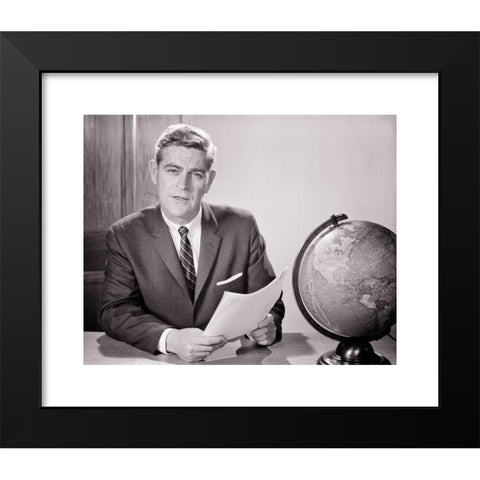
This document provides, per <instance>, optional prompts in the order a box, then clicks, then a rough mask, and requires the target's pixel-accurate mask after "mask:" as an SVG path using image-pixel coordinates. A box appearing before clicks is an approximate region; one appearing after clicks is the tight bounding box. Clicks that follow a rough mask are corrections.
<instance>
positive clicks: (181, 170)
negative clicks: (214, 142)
mask: <svg viewBox="0 0 480 480" xmlns="http://www.w3.org/2000/svg"><path fill="white" fill-rule="evenodd" d="M150 173H151V176H152V181H153V183H154V184H155V185H156V186H157V194H158V198H159V200H160V205H161V207H162V210H163V212H164V214H165V215H166V216H167V218H168V219H169V220H171V221H172V222H174V223H177V224H179V225H185V224H186V223H188V222H190V221H191V220H193V219H194V218H195V215H197V213H198V211H199V210H200V204H201V202H202V198H203V196H204V195H205V194H206V193H207V192H208V190H209V189H210V185H211V184H212V182H213V179H214V178H215V171H214V170H207V166H206V161H205V152H202V151H200V150H196V149H194V148H186V147H181V146H176V145H170V146H169V147H166V148H164V149H163V150H162V160H161V161H160V163H159V164H158V165H157V162H156V160H151V161H150Z"/></svg>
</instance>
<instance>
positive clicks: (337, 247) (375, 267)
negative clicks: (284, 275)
mask: <svg viewBox="0 0 480 480" xmlns="http://www.w3.org/2000/svg"><path fill="white" fill-rule="evenodd" d="M293 289H294V292H295V298H296V300H297V303H298V306H299V308H300V310H301V311H302V313H303V315H304V317H305V318H306V319H307V320H308V322H309V323H310V324H311V325H312V326H313V327H314V328H316V329H317V330H318V331H320V332H321V333H323V334H325V335H327V336H329V337H331V338H334V339H337V340H340V344H339V346H338V347H337V349H336V350H335V351H333V352H328V353H327V354H325V355H322V356H321V357H320V358H319V360H318V362H317V363H320V364H347V365H357V364H378V363H380V364H382V363H383V364H388V363H390V362H389V361H388V360H387V359H386V358H384V357H382V356H380V355H377V354H376V353H375V352H374V351H373V348H372V346H371V345H370V343H369V342H370V341H371V340H377V339H379V338H381V337H383V336H384V335H386V334H387V333H389V331H390V328H391V327H392V326H393V325H394V324H395V322H396V235H395V234H394V233H393V232H391V231H390V230H389V229H387V228H385V227H383V226H382V225H378V224H376V223H373V222H368V221H350V220H348V221H347V216H346V215H344V214H342V215H338V216H335V215H332V216H331V217H330V219H329V220H328V221H326V222H324V223H323V224H322V225H320V226H319V227H318V228H316V229H315V230H314V231H313V232H312V233H311V234H310V235H309V237H308V238H307V240H306V241H305V243H304V245H303V247H302V248H301V250H300V252H299V254H298V255H297V258H296V261H295V266H294V271H293Z"/></svg>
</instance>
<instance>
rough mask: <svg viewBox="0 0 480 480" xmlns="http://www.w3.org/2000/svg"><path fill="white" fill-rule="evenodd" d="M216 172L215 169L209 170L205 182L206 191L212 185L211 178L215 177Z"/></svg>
mask: <svg viewBox="0 0 480 480" xmlns="http://www.w3.org/2000/svg"><path fill="white" fill-rule="evenodd" d="M216 174H217V172H216V171H215V170H210V171H209V172H208V183H207V190H206V191H205V193H206V192H208V191H209V190H210V187H211V186H212V183H213V180H214V179H215V175H216Z"/></svg>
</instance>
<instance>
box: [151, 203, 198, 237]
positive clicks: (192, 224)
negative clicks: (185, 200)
mask: <svg viewBox="0 0 480 480" xmlns="http://www.w3.org/2000/svg"><path fill="white" fill-rule="evenodd" d="M160 211H161V212H162V217H163V220H164V221H165V223H166V224H167V226H168V228H169V229H170V231H172V232H174V233H177V234H178V229H179V227H181V226H182V225H179V224H177V223H173V222H172V221H170V220H169V219H168V218H167V216H166V215H165V213H163V210H162V208H161V207H160ZM201 223H202V206H201V205H200V210H199V211H198V213H197V215H196V216H195V218H194V219H193V220H191V221H190V222H189V223H186V224H184V225H183V226H184V227H187V228H188V231H189V232H192V230H196V229H197V228H199V227H200V225H201Z"/></svg>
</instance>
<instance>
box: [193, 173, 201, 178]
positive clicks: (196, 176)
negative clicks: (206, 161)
mask: <svg viewBox="0 0 480 480" xmlns="http://www.w3.org/2000/svg"><path fill="white" fill-rule="evenodd" d="M194 175H195V178H200V179H202V178H203V173H200V172H195V173H194Z"/></svg>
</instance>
